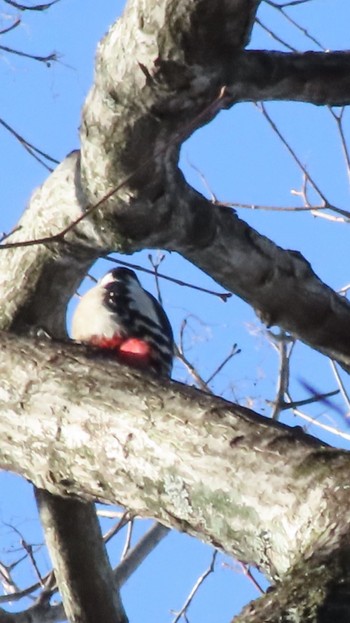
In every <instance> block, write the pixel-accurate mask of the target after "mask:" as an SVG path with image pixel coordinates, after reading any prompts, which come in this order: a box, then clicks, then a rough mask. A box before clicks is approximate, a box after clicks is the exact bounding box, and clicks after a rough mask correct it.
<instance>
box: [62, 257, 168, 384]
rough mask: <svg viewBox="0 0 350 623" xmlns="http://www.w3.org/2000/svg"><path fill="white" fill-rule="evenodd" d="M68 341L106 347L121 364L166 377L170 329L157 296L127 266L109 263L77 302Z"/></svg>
mask: <svg viewBox="0 0 350 623" xmlns="http://www.w3.org/2000/svg"><path fill="white" fill-rule="evenodd" d="M72 337H73V339H74V340H77V341H80V342H85V343H88V344H92V345H93V346H95V347H98V348H101V349H108V351H110V352H111V353H113V354H115V356H116V357H117V359H118V360H119V361H121V362H122V363H126V364H128V365H132V366H135V367H137V368H143V369H146V370H147V369H148V370H153V372H156V373H158V374H160V375H161V376H170V374H171V368H172V361H173V351H174V342H173V332H172V328H171V325H170V322H169V320H168V317H167V315H166V313H165V311H164V309H163V307H162V306H161V305H160V304H159V303H158V301H157V299H156V298H155V297H154V296H152V294H150V293H149V292H147V291H146V290H144V289H143V288H142V286H141V284H140V282H139V280H138V278H137V276H136V275H135V273H134V272H133V271H132V270H130V269H129V268H115V269H114V270H111V271H110V272H108V273H107V274H106V275H105V276H104V277H102V279H100V280H99V281H98V282H97V284H96V286H95V287H93V288H92V289H91V290H89V291H88V292H87V293H86V294H85V295H84V296H82V298H81V299H80V301H79V304H78V306H77V308H76V310H75V313H74V315H73V320H72Z"/></svg>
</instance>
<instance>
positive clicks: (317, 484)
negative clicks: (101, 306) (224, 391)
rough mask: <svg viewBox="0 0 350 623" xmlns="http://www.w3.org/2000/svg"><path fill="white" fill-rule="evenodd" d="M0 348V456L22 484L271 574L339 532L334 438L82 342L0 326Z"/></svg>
mask: <svg viewBox="0 0 350 623" xmlns="http://www.w3.org/2000/svg"><path fill="white" fill-rule="evenodd" d="M85 352H86V353H87V354H88V356H89V358H88V359H87V358H86V356H85ZM1 354H2V359H1V368H0V381H1V386H2V405H1V407H2V419H1V423H0V435H1V439H2V444H1V450H0V452H1V455H0V456H1V459H0V463H1V467H2V468H5V469H10V470H13V471H15V472H18V473H21V474H22V475H23V476H25V477H26V478H28V479H30V480H32V481H33V482H34V483H35V484H36V486H38V487H41V488H45V489H46V490H48V491H50V492H51V493H55V494H58V495H63V496H64V495H69V494H72V495H76V496H79V497H80V498H82V499H85V500H91V499H94V500H96V499H99V500H101V501H104V502H110V503H118V504H123V505H124V506H126V507H128V508H130V510H131V511H133V512H135V513H137V514H140V515H143V516H144V515H146V516H147V515H151V516H154V517H155V518H157V519H158V520H160V521H161V522H163V523H164V524H166V525H168V526H173V527H178V528H180V529H185V530H186V531H187V532H189V533H190V534H194V535H196V536H199V537H200V538H202V539H203V540H205V541H208V542H211V543H213V544H215V545H217V546H218V547H221V548H222V549H224V550H225V551H227V552H231V553H234V554H235V555H236V556H238V557H239V558H240V559H242V560H245V561H247V562H251V563H255V564H257V565H258V566H259V567H261V568H262V569H265V570H266V571H267V572H268V573H269V574H270V576H274V577H277V576H282V575H283V574H284V573H285V572H286V571H287V569H288V568H289V567H290V566H291V565H293V564H295V562H296V561H298V560H300V557H301V556H302V555H303V553H306V551H313V550H314V549H317V548H322V547H323V546H325V545H326V544H327V547H328V548H329V549H331V548H332V547H334V548H335V549H336V547H337V543H340V541H341V539H342V538H343V537H344V534H347V532H348V521H349V518H350V502H349V499H348V495H347V482H348V470H349V460H350V459H349V457H348V455H347V454H346V453H345V452H340V451H335V450H333V449H329V448H324V447H322V444H320V443H319V442H317V441H316V440H315V439H313V438H311V437H308V436H306V435H303V434H302V433H301V432H300V431H299V430H294V431H293V430H292V431H290V430H289V429H288V428H287V427H285V426H282V425H278V424H275V423H272V422H271V421H270V420H267V419H265V418H263V417H260V416H257V415H254V414H253V413H252V412H251V411H249V410H247V409H244V408H242V407H239V406H236V405H231V404H230V403H227V402H226V401H224V400H221V399H218V398H213V397H211V396H207V395H205V394H202V393H201V392H198V391H197V390H194V389H193V388H187V387H184V386H179V385H178V384H175V383H170V382H167V381H163V382H161V381H160V380H159V379H156V378H153V377H152V376H149V377H148V376H143V375H141V373H139V372H138V371H135V370H131V369H128V368H125V367H121V366H119V365H118V364H116V363H115V362H110V361H107V360H105V359H102V360H101V359H100V358H99V357H98V354H97V353H95V352H93V353H91V352H90V351H89V350H85V349H84V348H78V347H76V346H70V345H67V346H65V345H62V344H58V345H57V344H50V343H48V344H46V343H40V344H35V343H34V342H31V341H30V340H25V339H16V338H15V337H14V336H11V335H9V334H3V335H2V338H1ZM24 356H25V359H26V364H25V367H24V364H23V358H24ZM89 360H90V361H89ZM141 397H142V400H141V399H140V398H141ZM101 406H102V410H101ZM13 439H15V440H16V444H14V443H13ZM92 449H93V450H92ZM257 474H259V477H258V478H257ZM338 505H339V507H340V508H341V509H342V514H341V517H339V515H338ZM218 517H220V520H219V519H218Z"/></svg>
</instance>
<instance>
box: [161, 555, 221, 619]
mask: <svg viewBox="0 0 350 623" xmlns="http://www.w3.org/2000/svg"><path fill="white" fill-rule="evenodd" d="M217 553H218V552H217V551H216V550H215V551H214V553H213V556H212V559H211V563H210V565H209V567H208V569H207V570H206V571H204V573H202V575H201V576H200V577H199V578H198V580H197V582H196V583H195V585H194V586H193V588H192V590H191V592H190V594H189V595H188V597H187V599H186V601H185V603H184V605H183V606H182V608H181V610H180V611H179V612H177V613H176V616H175V618H174V619H173V621H172V623H178V621H179V620H180V619H181V617H183V616H185V613H186V610H188V608H189V607H190V605H191V602H192V601H193V598H194V597H195V595H196V593H197V592H198V590H199V588H200V587H201V585H202V584H203V582H204V581H205V580H206V579H207V577H208V576H209V575H210V574H211V573H213V572H214V568H215V561H216V557H217Z"/></svg>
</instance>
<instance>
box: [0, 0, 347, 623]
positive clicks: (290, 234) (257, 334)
mask: <svg viewBox="0 0 350 623" xmlns="http://www.w3.org/2000/svg"><path fill="white" fill-rule="evenodd" d="M96 6H97V5H96V3H95V2H87V1H86V0H75V1H72V0H71V1H68V0H62V2H60V3H58V4H57V5H55V6H54V7H52V9H51V10H50V11H48V12H43V13H38V14H36V13H30V12H28V13H25V14H21V18H22V24H21V26H20V27H19V28H18V29H16V30H15V31H14V32H13V33H10V34H8V35H6V36H4V37H2V41H1V43H2V44H3V45H7V46H13V47H14V48H16V49H20V50H23V51H26V52H30V53H33V54H34V53H35V54H40V55H45V54H49V53H50V52H52V51H55V52H57V53H58V54H59V62H58V63H54V64H52V65H51V67H50V68H48V67H46V66H45V65H44V64H42V63H38V62H35V61H33V60H29V59H23V58H20V57H18V56H14V55H9V54H6V53H5V52H1V51H0V54H1V56H0V72H1V84H2V92H1V98H0V117H1V118H3V119H4V120H5V121H6V122H7V123H8V124H10V125H12V126H13V127H14V128H15V129H16V130H17V131H18V132H19V133H20V134H22V135H23V136H24V137H25V138H26V139H27V140H28V141H30V142H32V143H34V144H35V145H36V146H37V147H39V148H41V149H42V150H44V151H45V152H47V153H49V154H50V155H51V156H53V157H55V158H56V159H57V160H61V159H63V158H64V157H65V155H66V154H67V153H69V152H70V151H71V150H72V149H75V148H77V147H79V135H78V127H79V119H80V110H81V106H82V104H83V101H84V98H85V96H86V94H87V91H88V89H89V87H90V85H91V81H92V77H93V59H94V54H95V49H96V44H97V42H98V40H99V39H100V38H101V37H102V36H103V34H104V33H105V31H106V29H107V28H108V25H109V24H110V23H112V21H114V20H115V19H116V17H117V16H118V14H120V12H121V11H122V9H123V6H124V2H121V1H119V2H118V1H109V0H101V2H100V3H98V8H96ZM9 11H10V9H9V7H8V6H7V5H3V6H2V7H1V16H2V20H3V21H2V28H4V27H6V25H9V23H10V21H9V20H8V16H9V14H10V13H9ZM5 12H6V15H4V13H5ZM289 15H290V16H292V17H293V18H295V19H298V16H300V23H301V24H302V25H303V26H305V27H306V28H307V29H308V31H309V32H310V34H312V35H313V36H314V37H315V38H316V39H318V40H319V41H320V42H321V43H322V45H323V46H324V47H325V48H329V49H348V48H349V34H348V30H349V28H348V25H349V23H350V5H349V2H348V0H314V1H313V2H310V3H307V4H305V5H302V6H300V7H299V8H296V7H295V8H294V9H290V10H289ZM259 18H260V20H261V22H262V23H263V24H265V25H268V26H269V28H270V29H272V30H273V31H274V32H276V33H278V35H279V37H281V38H284V39H285V40H286V41H287V42H288V43H289V44H290V45H292V46H294V47H296V48H297V49H298V50H307V49H316V50H317V49H319V48H318V47H317V46H316V45H314V44H312V43H311V41H310V40H308V39H306V38H305V36H304V35H302V33H301V32H300V31H298V30H297V29H296V28H295V27H294V26H293V25H292V24H291V23H290V22H287V21H286V20H285V19H283V18H282V17H281V15H279V13H278V12H277V11H276V10H274V9H272V8H271V7H268V6H267V5H265V4H264V3H263V4H262V6H261V10H260V12H259ZM251 47H254V48H266V49H284V50H285V49H286V48H285V47H284V46H283V45H281V44H280V43H279V42H278V41H276V40H274V39H273V37H272V36H271V35H268V34H267V33H266V31H264V29H263V28H262V27H261V26H256V28H255V31H254V36H253V39H252V42H251ZM267 108H268V111H269V113H270V114H271V116H272V117H273V119H274V121H275V122H277V124H278V127H279V129H280V130H281V131H282V132H283V133H284V135H285V137H286V138H287V139H288V140H289V141H290V144H291V145H292V147H293V148H294V149H295V150H296V152H297V154H298V156H299V158H300V159H301V161H302V163H303V164H304V166H306V167H307V169H308V171H309V172H310V173H311V175H312V176H313V178H314V179H315V181H317V183H318V184H319V186H320V187H321V188H322V190H323V192H324V193H325V194H326V196H327V198H328V199H329V201H330V202H332V203H333V204H335V205H337V206H339V207H341V208H344V209H349V179H348V175H347V171H346V166H345V163H344V157H343V154H342V151H341V146H340V141H339V135H338V133H337V129H336V125H335V123H334V120H333V119H332V117H331V115H330V114H329V112H328V111H327V110H324V109H322V108H317V107H315V106H308V105H304V104H289V103H270V104H269V105H268V106H267ZM348 117H349V115H348V114H347V113H346V114H345V124H344V126H345V133H346V134H347V136H348V137H349V122H348ZM0 141H1V151H0V158H1V171H2V184H1V193H2V209H1V214H0V217H1V220H0V223H1V224H0V229H1V230H3V231H6V232H7V231H9V230H10V229H11V227H13V226H14V225H15V224H16V222H17V219H18V217H19V216H20V214H21V213H22V211H23V209H24V207H25V205H26V202H27V201H28V198H29V196H30V194H31V192H32V191H33V190H34V189H35V187H36V186H37V185H38V184H40V183H42V181H43V180H44V179H45V178H46V176H47V172H46V171H45V169H44V168H43V167H42V166H41V165H40V164H38V163H37V162H36V161H35V160H34V159H33V158H31V157H30V156H29V155H28V154H27V153H26V152H25V151H24V150H23V148H22V147H21V146H20V145H19V143H18V142H16V141H15V140H14V139H13V137H12V136H10V135H9V134H8V133H7V132H6V131H5V130H4V129H3V128H2V127H0ZM191 165H194V166H195V167H196V168H197V169H199V170H200V172H201V173H202V174H203V176H204V177H205V179H206V181H207V183H208V185H209V186H210V189H211V191H212V192H213V193H215V195H216V196H217V198H218V199H220V200H222V201H228V202H234V203H244V204H253V205H266V206H276V207H281V206H298V205H300V201H299V199H298V198H297V197H296V196H295V195H293V194H292V193H291V191H292V190H300V188H301V186H302V175H301V172H300V169H299V168H298V167H297V166H296V165H295V163H294V162H293V160H292V158H291V157H290V155H289V154H288V152H287V150H286V149H285V147H284V146H283V145H282V144H281V142H280V141H279V139H278V138H277V137H276V135H275V134H273V132H272V131H271V128H270V127H269V126H268V124H267V122H266V120H265V119H264V118H263V116H262V114H261V112H260V111H259V110H258V109H257V108H256V107H255V106H254V105H253V104H240V105H238V106H236V107H235V108H234V109H232V110H230V111H227V112H222V113H221V114H220V115H219V116H218V117H217V118H216V119H215V120H214V122H212V123H211V124H210V125H208V126H206V127H205V128H203V129H201V130H200V131H199V132H197V133H196V134H195V135H194V136H193V137H192V138H191V139H190V140H189V141H188V142H187V143H186V144H185V145H184V147H183V150H182V167H183V170H184V173H185V175H186V177H187V179H188V180H189V181H190V182H191V183H192V184H193V185H194V186H195V187H196V188H198V189H199V190H200V191H201V192H203V193H204V194H207V189H206V188H205V187H204V186H203V183H202V180H201V178H200V176H199V175H198V172H197V171H196V170H195V169H194V168H193V167H192V166H191ZM239 215H240V216H241V218H244V219H246V221H247V222H249V224H250V225H251V226H253V227H254V228H256V229H257V230H258V231H259V232H261V233H264V234H265V235H267V236H269V237H270V238H272V239H273V240H274V241H275V242H276V243H277V244H279V245H280V246H282V247H284V248H289V249H295V250H298V251H300V252H301V253H302V254H303V255H304V256H305V257H306V259H308V260H309V261H310V262H311V264H312V266H313V268H314V270H315V271H316V273H317V274H318V275H319V276H320V277H321V278H322V279H323V280H324V281H325V282H326V283H328V284H329V285H330V286H332V287H333V288H335V289H339V288H341V287H343V286H345V285H346V284H348V283H349V282H350V278H349V265H350V261H349V260H350V257H349V242H348V237H347V233H348V232H347V229H346V225H345V224H343V223H339V222H336V221H329V220H325V219H321V218H315V217H313V216H311V215H310V214H307V213H298V214H296V213H290V214H287V213H285V212H275V211H266V210H264V211H261V210H246V209H241V210H239ZM154 256H155V257H157V251H155V252H154ZM124 259H127V260H128V261H133V260H135V262H136V263H143V265H144V266H146V267H149V262H148V259H147V253H143V254H138V255H137V256H136V257H134V258H130V257H128V258H124ZM109 268H110V265H109V264H107V263H106V262H101V263H100V264H99V265H98V266H96V269H95V271H94V274H95V275H96V276H99V275H100V274H101V273H103V272H104V271H105V270H107V269H109ZM162 271H163V272H165V273H167V274H169V275H172V276H174V277H176V278H181V279H185V280H187V281H189V282H193V283H195V284H197V285H202V286H204V287H209V288H211V289H214V290H217V291H221V290H222V289H221V287H220V286H218V285H217V284H215V283H214V282H212V281H211V280H210V279H209V278H207V277H206V276H205V275H203V274H201V273H200V272H199V271H198V270H197V269H195V268H194V267H193V266H191V265H190V264H188V263H187V262H185V261H183V260H182V259H181V258H179V257H178V256H176V255H172V256H171V257H167V258H166V260H165V261H164V262H163V264H162ZM141 279H142V282H143V284H144V285H145V286H146V287H147V288H148V289H150V290H151V291H153V292H154V283H153V281H152V279H151V278H149V277H143V275H141ZM161 285H162V294H163V300H164V305H165V307H166V310H167V312H168V314H169V316H170V319H171V321H172V323H173V326H174V330H175V334H176V335H178V332H179V328H180V326H181V322H182V321H183V319H184V318H185V317H186V318H187V319H188V330H187V332H186V345H187V356H188V358H189V359H190V360H191V361H192V362H193V363H194V364H195V365H196V366H197V367H198V370H199V372H200V373H201V374H202V376H203V377H204V378H208V377H209V376H210V374H211V373H212V372H213V371H214V370H215V368H216V366H217V365H219V364H220V362H221V361H222V359H223V358H224V357H225V355H226V354H227V353H228V351H229V350H230V347H231V345H233V344H234V343H235V342H237V343H238V346H239V347H240V348H241V350H242V352H241V354H240V355H237V356H236V357H234V358H233V360H232V361H231V363H230V364H229V365H228V366H227V367H225V369H224V371H223V372H222V374H221V375H220V377H218V378H217V379H215V382H214V383H213V385H212V387H213V389H214V390H215V391H216V392H217V393H220V394H223V395H224V396H225V397H227V398H228V399H232V400H236V401H239V402H240V403H241V404H246V405H248V406H251V407H252V408H254V409H256V410H258V411H260V412H261V413H264V414H266V415H268V414H269V413H270V407H269V405H268V403H267V402H266V401H267V400H272V399H273V397H274V391H275V385H276V378H277V370H278V359H277V356H276V353H275V351H274V349H273V347H272V346H271V344H270V343H269V341H268V340H266V337H265V331H264V328H263V327H262V326H261V324H260V323H259V321H258V319H257V318H256V316H255V314H254V312H253V311H252V310H251V309H250V308H249V307H248V306H247V305H246V304H245V303H243V302H242V301H240V300H239V299H237V298H235V297H232V298H231V299H230V300H229V302H227V303H226V304H224V303H222V302H221V301H220V300H219V299H218V298H216V297H213V296H209V295H206V294H201V293H198V292H196V291H192V290H189V289H187V288H186V289H185V288H180V287H179V286H175V285H169V284H168V283H167V282H165V283H164V284H163V283H162V284H161ZM84 287H86V286H83V288H84ZM72 304H74V302H73V303H72ZM292 372H293V376H294V380H293V383H292V388H293V392H294V394H293V397H294V398H295V399H301V398H305V397H306V392H305V389H303V387H302V385H301V384H300V380H306V381H307V382H308V383H309V384H311V385H314V386H315V387H316V388H317V389H319V390H320V391H329V390H332V389H336V387H337V386H336V382H335V380H334V378H333V376H332V373H331V370H330V366H329V363H328V361H327V360H326V359H325V358H324V357H322V356H321V355H319V354H317V353H313V352H311V351H310V350H309V349H307V348H306V347H304V346H302V345H298V346H297V347H296V349H295V355H294V358H293V363H292ZM174 377H176V378H177V379H179V380H181V381H185V382H192V381H191V379H189V377H188V375H187V373H186V372H185V371H184V369H183V367H182V365H180V364H176V365H175V369H174ZM348 386H349V384H348ZM334 403H335V404H338V405H339V407H340V408H341V409H342V410H343V411H345V410H346V407H345V405H344V403H343V402H342V400H341V399H334ZM305 412H307V413H308V414H310V415H312V416H314V417H316V418H318V419H320V420H323V421H324V422H326V423H328V424H331V425H335V426H339V427H342V428H343V429H346V427H345V424H344V421H343V420H342V418H341V417H339V415H337V413H335V412H328V413H325V408H324V406H323V407H322V406H319V405H318V406H314V407H310V408H309V409H308V410H306V409H305ZM288 421H289V422H292V423H293V424H294V423H295V424H299V425H303V424H304V422H303V421H302V420H299V419H295V418H292V419H291V417H290V416H289V420H288ZM312 430H313V432H314V434H317V435H318V436H320V437H322V438H324V439H326V440H327V441H328V442H329V443H333V444H336V445H342V446H344V447H348V446H349V444H347V443H346V442H345V441H344V440H341V439H340V438H339V437H334V436H333V437H329V436H327V435H326V434H325V433H323V432H322V431H321V430H319V429H318V428H313V429H312ZM347 432H348V433H350V429H347ZM0 486H1V494H2V495H1V497H0V536H1V549H0V559H5V558H6V556H5V550H6V551H7V548H8V547H9V543H10V542H12V543H13V544H14V545H13V547H16V546H17V545H18V544H17V543H16V538H15V537H14V535H13V532H12V530H11V529H10V528H9V527H8V526H6V525H1V522H7V523H12V524H13V525H15V526H16V527H17V528H18V529H20V530H21V531H22V532H23V534H24V535H25V537H26V539H27V540H28V541H30V540H33V541H35V542H36V543H37V542H39V541H41V539H42V537H41V535H40V530H39V529H38V526H37V520H36V511H35V506H34V504H33V502H32V496H31V488H30V486H29V485H27V484H26V483H24V482H23V481H19V480H18V479H17V478H15V477H13V476H10V477H8V476H1V479H0ZM106 525H110V524H106ZM140 529H141V527H140V528H137V530H140ZM118 547H120V546H119V545H116V546H115V547H114V550H113V554H112V555H113V559H114V561H116V560H117V553H118ZM211 555H212V550H211V548H209V547H206V546H203V545H201V544H200V543H198V542H196V541H195V540H194V539H191V538H189V537H187V536H186V535H177V534H175V533H174V534H172V535H171V536H170V537H169V538H168V539H167V540H166V541H164V542H163V543H162V544H161V545H160V546H159V548H158V549H157V550H156V551H155V552H154V553H153V554H152V556H151V557H150V559H149V560H148V561H147V562H146V563H145V565H144V566H143V568H142V569H141V570H140V571H139V572H138V573H137V574H136V575H135V576H134V577H133V578H132V579H131V580H130V581H129V583H128V585H127V586H126V588H125V590H124V599H125V603H126V607H127V611H128V614H129V616H130V620H131V621H133V623H138V622H140V623H141V622H142V623H154V621H157V622H160V621H164V622H170V621H172V618H173V617H172V615H171V613H170V610H171V609H173V610H176V609H179V608H180V607H181V605H182V603H183V601H184V599H185V597H186V595H187V594H188V592H189V590H190V589H191V587H192V585H193V584H194V582H195V581H196V579H197V577H198V576H199V575H200V574H201V573H202V572H203V571H204V570H205V568H206V567H207V566H208V564H209V562H210V559H211ZM39 561H40V564H41V566H42V570H43V572H44V571H45V570H46V569H47V567H48V564H49V563H48V556H47V554H45V553H40V556H39ZM227 565H228V566H227ZM230 566H231V567H233V568H231V567H230ZM31 573H32V572H31ZM31 580H33V577H31ZM29 581H30V580H29ZM135 595H137V599H135V597H134V596H135ZM256 596H257V592H256V590H255V589H254V588H253V586H252V584H251V583H250V582H249V581H248V580H247V579H245V578H244V577H243V575H242V574H241V573H239V572H237V567H236V566H235V563H234V562H232V561H230V560H229V559H228V558H226V557H224V556H222V555H220V556H219V559H218V562H217V565H216V571H215V574H214V575H212V576H211V577H210V578H209V579H208V580H207V583H206V584H205V586H204V587H203V588H202V590H201V591H200V592H199V595H198V597H197V598H196V600H195V601H194V603H193V605H192V606H191V609H190V611H189V618H190V621H191V623H197V622H198V623H199V622H200V623H211V622H214V621H215V623H225V622H226V621H229V620H230V618H231V617H232V616H233V614H234V613H235V612H238V611H239V610H240V608H241V607H242V606H243V604H244V603H246V602H247V601H249V600H250V599H252V598H254V597H256Z"/></svg>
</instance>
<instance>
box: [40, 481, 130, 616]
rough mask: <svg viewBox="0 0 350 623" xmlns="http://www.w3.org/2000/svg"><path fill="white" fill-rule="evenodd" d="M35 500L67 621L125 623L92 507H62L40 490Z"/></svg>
mask: <svg viewBox="0 0 350 623" xmlns="http://www.w3.org/2000/svg"><path fill="white" fill-rule="evenodd" d="M36 498H37V502H38V507H39V512H40V519H41V522H42V525H43V528H44V530H45V536H46V542H47V544H48V546H49V549H50V553H51V558H52V562H53V566H54V569H55V574H56V576H58V577H62V578H65V582H64V583H62V584H61V585H60V591H61V596H62V600H63V603H64V607H65V613H66V617H67V619H68V621H70V623H74V622H77V623H80V622H81V621H103V623H127V617H126V615H125V612H124V609H123V605H122V603H121V600H120V598H119V593H118V592H117V591H116V590H115V587H114V581H113V574H112V570H111V568H110V565H109V561H108V557H107V553H106V551H105V550H104V547H103V545H102V547H101V542H102V535H101V529H100V525H99V523H98V520H97V517H96V512H95V509H94V506H93V505H92V504H83V503H81V502H80V501H79V500H73V499H72V500H67V499H65V500H64V503H62V499H61V498H60V497H58V496H56V495H51V494H50V493H48V492H47V491H45V490H43V489H37V490H36ZM101 556H104V558H105V560H103V561H100V558H101ZM95 560H98V561H99V564H98V566H97V567H95V566H93V561H95ZM61 565H64V568H63V569H61V568H60V567H61ZM80 609H81V610H80Z"/></svg>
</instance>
